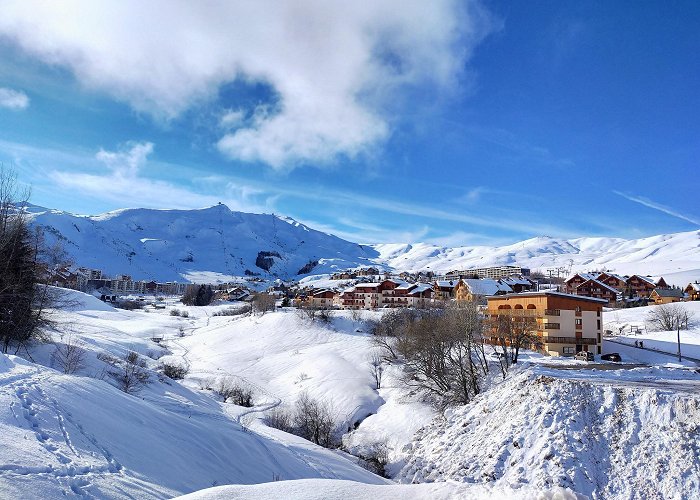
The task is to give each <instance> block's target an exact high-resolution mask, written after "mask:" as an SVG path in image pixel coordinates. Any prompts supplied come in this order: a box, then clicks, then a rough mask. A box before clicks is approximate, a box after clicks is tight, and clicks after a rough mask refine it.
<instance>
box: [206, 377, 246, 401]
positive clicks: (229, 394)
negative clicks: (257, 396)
mask: <svg viewBox="0 0 700 500" xmlns="http://www.w3.org/2000/svg"><path fill="white" fill-rule="evenodd" d="M214 392H215V393H216V394H218V395H219V396H221V399H223V400H224V403H233V404H235V405H238V406H245V407H246V408H250V407H252V406H253V391H252V390H250V389H248V388H246V387H243V386H241V385H240V384H238V383H236V382H235V381H234V380H233V379H232V378H230V377H224V378H221V379H219V381H218V383H217V385H216V386H215V387H214Z"/></svg>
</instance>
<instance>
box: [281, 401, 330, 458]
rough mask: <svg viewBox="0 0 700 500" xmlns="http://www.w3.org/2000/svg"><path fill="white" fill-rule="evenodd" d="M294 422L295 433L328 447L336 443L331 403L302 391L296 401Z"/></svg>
mask: <svg viewBox="0 0 700 500" xmlns="http://www.w3.org/2000/svg"><path fill="white" fill-rule="evenodd" d="M292 423H293V428H294V430H293V432H294V434H296V435H298V436H301V437H303V438H305V439H308V440H309V441H311V442H313V443H316V444H318V445H320V446H324V447H326V448H331V447H333V446H334V445H335V441H334V439H333V432H334V431H335V428H336V422H335V418H334V414H333V408H332V406H331V405H330V404H329V403H327V402H325V401H320V400H318V399H313V398H312V397H311V396H309V394H308V393H307V392H302V393H301V394H300V395H299V398H298V399H297V402H296V406H295V409H294V415H293V418H292Z"/></svg>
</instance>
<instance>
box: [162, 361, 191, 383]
mask: <svg viewBox="0 0 700 500" xmlns="http://www.w3.org/2000/svg"><path fill="white" fill-rule="evenodd" d="M160 371H161V372H163V375H165V376H166V377H168V378H171V379H173V380H182V379H183V378H185V375H187V374H188V373H189V371H190V369H189V368H188V367H187V366H186V365H183V364H181V363H173V362H164V363H161V365H160Z"/></svg>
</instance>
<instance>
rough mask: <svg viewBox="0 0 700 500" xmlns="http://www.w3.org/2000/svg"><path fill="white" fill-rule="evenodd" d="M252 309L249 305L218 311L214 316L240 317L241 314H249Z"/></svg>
mask: <svg viewBox="0 0 700 500" xmlns="http://www.w3.org/2000/svg"><path fill="white" fill-rule="evenodd" d="M250 309H251V307H250V305H248V304H246V305H245V306H243V307H227V308H226V309H222V310H221V311H216V312H215V313H214V314H212V316H240V315H241V314H248V313H249V312H250Z"/></svg>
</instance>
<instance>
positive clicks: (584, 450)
mask: <svg viewBox="0 0 700 500" xmlns="http://www.w3.org/2000/svg"><path fill="white" fill-rule="evenodd" d="M663 379H668V381H664V380H663ZM669 382H675V383H669ZM669 385H670V386H673V389H671V388H670V387H669ZM699 388H700V376H698V374H697V373H695V372H694V371H690V370H680V369H676V370H671V369H662V368H638V369H632V370H619V371H617V372H615V371H613V372H611V373H610V374H608V375H606V372H598V373H596V371H595V370H594V371H590V373H588V374H586V373H581V371H578V372H577V371H575V370H569V371H565V370H557V369H547V368H543V367H538V368H528V369H523V370H522V371H521V372H520V373H519V374H514V375H513V376H510V377H509V378H508V379H506V380H505V381H504V382H502V383H501V384H499V385H498V386H496V387H494V388H493V389H491V390H490V391H488V392H486V393H484V394H482V395H480V396H479V397H478V398H477V399H476V400H475V401H474V402H473V403H472V404H470V405H467V406H464V407H460V408H457V409H455V410H452V411H448V412H447V413H446V419H445V420H444V421H442V420H435V421H434V422H433V423H432V424H431V425H430V426H428V427H426V428H424V429H422V430H421V431H419V433H417V434H416V436H415V442H414V443H412V444H409V445H407V447H406V449H407V450H408V451H410V452H411V453H412V457H411V459H410V460H409V461H408V463H407V464H406V466H405V467H404V469H403V470H402V472H401V474H400V478H401V480H402V481H405V482H409V483H410V482H432V481H436V480H456V481H458V482H470V483H471V482H476V483H490V484H494V485H496V486H498V485H517V484H529V485H532V486H536V487H540V488H546V487H551V486H552V485H559V486H564V487H567V488H571V489H572V490H574V491H576V492H578V493H583V494H585V495H587V496H589V497H590V498H645V499H647V498H697V496H698V495H699V494H700V461H699V459H698V450H699V449H700V436H699V435H698V425H700V395H698V389H699Z"/></svg>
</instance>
